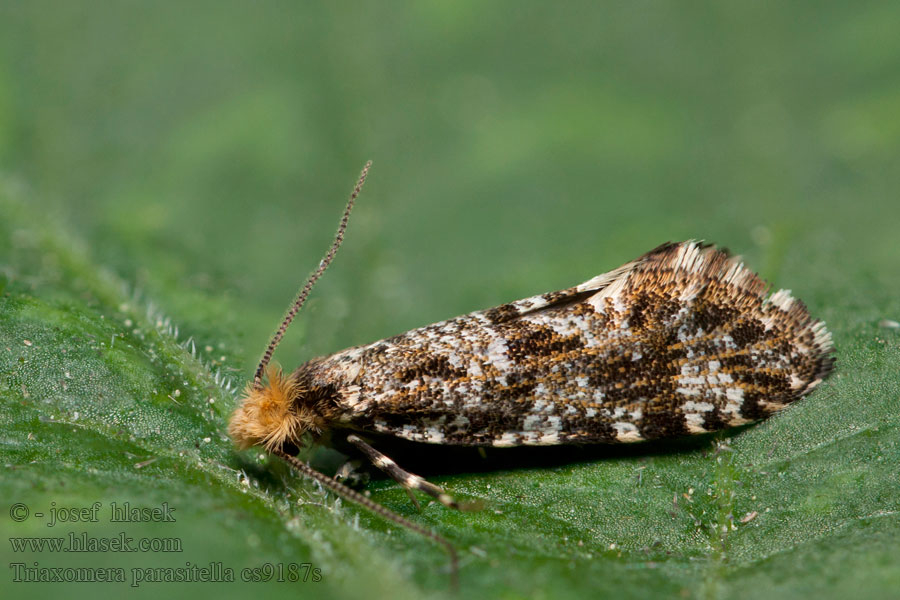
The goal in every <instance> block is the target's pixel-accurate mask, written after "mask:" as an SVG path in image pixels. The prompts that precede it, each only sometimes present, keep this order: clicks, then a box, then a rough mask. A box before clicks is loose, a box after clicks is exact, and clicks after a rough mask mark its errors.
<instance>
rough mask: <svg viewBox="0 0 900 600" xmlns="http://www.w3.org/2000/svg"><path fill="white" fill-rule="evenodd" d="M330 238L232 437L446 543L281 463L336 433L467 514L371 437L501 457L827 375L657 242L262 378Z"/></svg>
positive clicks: (757, 406)
mask: <svg viewBox="0 0 900 600" xmlns="http://www.w3.org/2000/svg"><path fill="white" fill-rule="evenodd" d="M370 165H371V163H368V164H367V165H366V167H365V168H364V169H363V172H362V174H361V176H360V179H359V181H358V183H357V185H356V187H355V188H354V190H353V193H352V194H351V196H350V201H349V202H348V204H347V207H346V209H345V211H344V214H343V217H342V220H341V223H340V226H339V228H338V232H337V235H336V237H335V241H334V243H333V244H332V246H331V248H330V249H329V251H328V253H327V254H326V255H325V258H324V259H323V260H322V261H321V263H320V265H319V267H318V269H317V270H316V271H315V272H314V273H313V274H312V275H311V276H310V278H309V280H308V281H307V282H306V284H305V285H304V286H303V288H302V289H301V291H300V293H299V294H298V296H297V299H296V301H295V302H294V304H293V305H292V307H291V309H290V310H289V312H288V314H287V316H286V317H285V319H284V322H283V323H282V324H281V327H280V328H279V329H278V331H277V332H276V334H275V336H274V337H273V339H272V342H271V343H270V344H269V347H268V348H267V349H266V351H265V353H264V355H263V357H262V360H261V361H260V364H259V367H258V368H257V370H256V374H255V376H254V380H253V382H252V383H251V384H249V385H248V387H247V389H246V391H245V393H244V396H243V399H242V401H241V404H240V406H239V407H238V408H237V410H236V411H235V412H234V414H233V416H232V417H231V421H230V424H229V433H230V435H231V436H232V438H233V439H234V441H235V442H236V444H237V445H238V446H239V447H241V448H248V447H251V446H262V447H264V448H265V449H266V450H268V451H269V452H271V453H273V454H275V455H277V456H280V457H281V458H283V459H285V460H286V461H288V462H289V463H290V464H291V465H293V466H294V467H295V468H297V469H298V470H299V471H301V472H302V473H303V474H305V475H307V476H309V477H312V478H314V479H316V480H318V481H320V482H321V483H322V484H324V485H325V486H326V487H327V488H329V489H331V490H333V491H335V492H337V493H339V494H341V495H343V496H344V497H347V498H348V499H350V500H354V501H356V502H359V503H360V504H362V505H364V506H366V507H367V508H369V509H371V510H373V511H374V512H376V513H377V514H379V515H382V516H384V517H386V518H388V519H391V520H393V521H395V522H397V523H399V524H401V525H404V526H406V527H409V528H410V529H413V530H415V531H417V532H419V533H421V534H423V535H425V536H428V537H430V538H432V539H433V540H435V541H437V542H438V543H440V544H442V545H444V546H445V547H446V548H447V549H448V551H449V552H450V556H451V561H452V568H451V571H452V573H453V576H454V577H455V574H456V571H457V558H456V553H455V550H454V548H453V546H452V544H450V543H449V542H447V541H446V540H445V539H444V538H442V537H441V536H439V535H437V534H436V533H434V532H431V531H430V530H428V529H426V528H424V527H422V526H420V525H418V524H416V523H414V522H412V521H409V520H408V519H406V518H404V517H401V516H400V515H397V514H396V513H394V512H392V511H390V510H388V509H386V508H384V507H382V506H381V505H379V504H376V503H375V502H373V501H372V500H370V499H369V498H367V497H366V496H364V495H362V494H360V493H359V492H357V491H355V490H353V489H351V488H348V487H347V486H345V485H343V484H342V483H340V482H338V481H337V480H335V479H332V478H330V477H327V476H325V475H323V474H322V473H319V472H318V471H315V470H313V469H312V468H311V467H309V466H308V465H307V464H305V463H303V462H301V461H299V460H298V459H297V458H296V457H295V456H292V455H291V454H290V453H288V452H287V449H291V448H299V447H302V446H303V441H302V440H303V437H304V436H306V435H308V436H311V438H312V439H313V440H316V439H320V438H321V437H322V436H324V435H326V434H329V435H331V436H334V435H340V436H342V437H344V438H345V439H346V441H347V442H349V443H350V444H352V445H353V446H355V447H356V448H358V449H359V451H360V452H361V453H362V454H364V455H365V456H367V457H368V458H369V459H370V460H371V461H372V462H373V463H374V464H375V465H376V466H377V467H379V468H380V469H382V470H384V471H385V472H386V473H387V474H388V475H389V476H391V477H392V478H393V479H395V480H396V481H397V482H398V483H400V484H401V485H402V486H404V487H405V488H407V491H409V490H418V491H421V492H424V493H426V494H428V495H430V496H433V497H434V498H436V499H437V500H438V501H440V502H441V503H443V504H445V505H447V506H450V507H456V508H459V504H457V503H456V501H455V500H454V499H453V498H452V497H451V496H450V495H449V494H447V493H446V492H445V491H444V490H443V489H441V488H439V487H438V486H436V485H433V484H431V483H430V482H428V481H426V480H425V479H423V478H422V477H419V476H417V475H414V474H412V473H409V472H407V471H405V470H403V469H402V468H401V467H400V466H398V465H397V463H396V462H394V461H393V460H392V459H391V458H389V457H387V456H385V455H384V454H382V453H381V452H379V451H378V450H377V449H376V448H374V447H373V446H372V445H370V444H369V442H368V441H367V439H366V438H367V434H380V435H388V436H395V437H397V438H403V439H406V440H411V441H414V442H421V443H424V444H454V445H468V446H495V447H509V446H522V445H538V446H540V445H545V446H546V445H556V444H594V443H618V442H638V441H641V440H653V439H660V438H671V437H676V436H682V435H689V434H700V433H706V432H712V431H717V430H720V429H723V428H727V427H734V426H737V425H743V424H745V423H749V422H752V421H756V420H759V419H762V418H765V417H767V416H769V415H771V414H772V413H774V412H777V411H779V410H781V409H782V408H784V407H785V406H787V405H788V404H790V403H792V402H794V401H796V400H798V399H799V398H802V397H803V396H805V395H807V394H809V393H810V392H811V391H812V390H813V389H814V388H815V387H816V386H817V385H819V384H820V383H821V382H822V380H823V379H824V378H825V377H827V376H828V374H829V373H830V372H831V371H832V368H833V365H834V357H833V356H832V353H833V345H832V339H831V334H830V333H829V331H828V330H827V329H826V327H825V325H824V323H822V322H821V321H817V320H814V319H812V318H811V317H810V315H809V313H808V312H807V309H806V307H805V306H804V305H803V303H802V302H800V301H799V300H797V299H795V298H794V297H793V296H791V294H790V291H788V290H779V291H777V292H775V293H774V294H771V295H768V294H767V290H768V286H767V284H765V283H764V282H763V281H762V280H761V279H760V278H759V277H758V276H757V275H756V274H755V273H753V272H752V271H750V270H749V269H747V268H746V267H745V266H744V265H743V263H741V262H740V261H739V260H738V259H737V258H733V257H730V256H729V255H728V253H727V252H726V251H723V250H719V249H716V248H715V247H713V246H711V245H708V244H704V243H701V242H697V241H686V242H681V243H666V244H663V245H661V246H659V247H657V248H655V249H653V250H651V251H649V252H647V253H646V254H644V255H643V256H640V257H639V258H636V259H635V260H633V261H631V262H629V263H626V264H624V265H622V266H621V267H619V268H617V269H614V270H612V271H609V272H607V273H603V274H602V275H597V276H596V277H593V278H591V279H589V280H587V281H585V282H584V283H581V284H579V285H575V286H573V287H570V288H567V289H564V290H560V291H557V292H551V293H546V294H540V295H538V296H533V297H531V298H525V299H523V300H518V301H515V302H511V303H509V304H504V305H501V306H498V307H495V308H491V309H489V310H484V311H478V312H473V313H470V314H467V315H463V316H461V317H456V318H453V319H449V320H447V321H443V322H440V323H435V324H433V325H429V326H427V327H422V328H420V329H414V330H412V331H408V332H406V333H401V334H400V335H397V336H394V337H391V338H388V339H384V340H381V341H377V342H374V343H371V344H368V345H364V346H357V347H354V348H349V349H347V350H343V351H340V352H337V353H335V354H332V355H330V356H325V357H320V358H314V359H312V360H310V361H309V362H307V363H305V364H303V365H300V366H299V367H297V369H295V370H294V371H293V372H291V373H289V374H283V373H281V372H280V371H278V370H274V369H270V370H268V372H267V366H268V364H269V361H270V359H271V357H272V354H273V352H274V350H275V347H276V346H277V345H278V343H279V342H280V340H281V338H282V337H283V335H284V333H285V331H286V329H287V327H288V325H289V324H290V322H291V320H292V319H293V318H294V316H295V315H296V314H297V312H298V311H299V309H300V307H301V306H302V305H303V303H304V302H305V300H306V298H307V297H308V295H309V292H310V289H311V288H312V286H313V284H314V283H315V281H316V280H317V279H318V278H319V277H320V276H321V274H322V272H324V270H325V269H326V268H327V266H328V264H329V263H330V262H331V260H332V259H333V258H334V254H335V252H336V251H337V248H338V247H339V246H340V244H341V241H342V240H343V235H344V231H345V229H346V227H347V222H348V219H349V214H350V210H351V209H352V207H353V203H354V201H355V199H356V197H357V196H358V194H359V192H360V189H361V187H362V185H363V183H364V181H365V178H366V175H367V173H368V170H369V167H370Z"/></svg>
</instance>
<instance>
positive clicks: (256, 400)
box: [228, 369, 309, 450]
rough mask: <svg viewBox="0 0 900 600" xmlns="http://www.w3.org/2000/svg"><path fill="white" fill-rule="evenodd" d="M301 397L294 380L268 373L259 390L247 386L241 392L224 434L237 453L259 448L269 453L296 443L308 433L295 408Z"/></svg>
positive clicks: (271, 372) (300, 389) (299, 388)
mask: <svg viewBox="0 0 900 600" xmlns="http://www.w3.org/2000/svg"><path fill="white" fill-rule="evenodd" d="M302 393H303V388H302V386H301V385H300V384H299V383H298V382H297V381H296V380H294V379H293V378H291V377H290V376H288V377H285V376H284V375H283V374H282V373H281V371H280V370H278V369H270V370H269V372H268V382H267V383H266V384H265V385H264V386H263V387H261V388H255V387H254V386H253V384H252V383H251V384H249V385H248V386H247V388H246V389H245V390H244V397H243V400H242V402H241V405H240V406H239V407H238V408H237V410H235V411H234V414H233V415H231V422H230V423H229V424H228V434H229V435H230V436H231V438H232V439H233V440H234V442H235V443H236V444H237V445H238V446H239V447H240V448H241V449H245V448H249V447H250V446H256V445H263V446H265V447H266V449H267V450H271V449H273V448H279V447H281V445H282V444H284V442H286V441H295V440H297V438H299V437H300V435H302V434H303V432H304V431H306V430H307V429H309V426H308V424H306V423H304V421H305V420H306V419H303V418H302V415H301V414H300V413H299V412H298V407H297V400H298V399H299V398H300V396H301V395H302Z"/></svg>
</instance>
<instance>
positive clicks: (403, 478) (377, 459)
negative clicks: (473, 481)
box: [347, 433, 460, 509]
mask: <svg viewBox="0 0 900 600" xmlns="http://www.w3.org/2000/svg"><path fill="white" fill-rule="evenodd" d="M347 441H348V442H350V443H351V444H353V445H354V446H356V447H357V448H359V449H360V450H361V451H362V453H363V454H365V455H366V456H367V457H368V458H369V460H371V461H372V464H373V465H375V466H376V467H378V468H379V469H381V470H382V471H384V472H385V473H387V474H388V475H389V476H390V477H391V479H393V480H394V481H396V482H397V483H399V484H400V485H402V486H403V487H404V488H405V489H406V493H407V494H409V497H410V498H412V500H413V502H414V503H415V505H416V507H417V508H418V507H419V503H418V502H417V501H416V499H415V498H414V497H413V495H412V492H410V490H419V491H420V492H425V493H426V494H428V495H429V496H432V497H433V498H435V499H436V500H437V501H438V502H440V503H441V504H443V505H444V506H448V507H450V508H456V509H459V508H460V506H459V504H458V503H457V502H456V500H454V499H453V497H452V496H450V495H449V494H447V493H446V492H444V490H442V489H441V488H439V487H438V486H436V485H434V484H433V483H429V482H428V481H426V480H425V479H423V478H421V477H419V476H418V475H414V474H413V473H410V472H408V471H404V470H403V469H401V468H400V467H399V465H397V463H395V462H394V461H393V459H391V458H389V457H388V456H385V455H384V454H382V453H381V452H379V451H378V450H376V449H375V448H373V447H372V446H370V445H369V444H367V443H366V442H364V441H362V440H361V439H360V438H359V437H358V436H356V435H355V434H352V433H351V434H350V435H348V436H347Z"/></svg>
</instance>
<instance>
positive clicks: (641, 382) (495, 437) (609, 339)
mask: <svg viewBox="0 0 900 600" xmlns="http://www.w3.org/2000/svg"><path fill="white" fill-rule="evenodd" d="M831 351H832V345H831V336H830V334H829V333H828V332H827V330H826V329H825V327H824V325H823V324H822V323H820V322H817V321H814V320H812V319H811V318H810V317H809V314H808V313H807V311H806V308H805V307H804V306H803V304H802V303H801V302H799V301H798V300H796V299H794V298H792V297H791V296H790V294H789V293H788V292H787V291H783V290H782V291H779V292H777V293H775V294H773V295H772V296H770V297H768V298H767V297H766V285H765V284H764V283H763V282H762V281H761V280H760V279H759V278H758V277H757V276H756V275H755V274H754V273H752V272H751V271H749V270H747V269H746V268H744V267H743V265H741V264H740V263H738V262H736V261H735V260H734V259H730V258H729V257H728V256H727V255H726V254H725V253H723V252H721V251H717V250H715V249H714V248H711V247H708V246H703V245H701V244H698V243H696V242H685V243H682V244H669V245H666V246H662V247H660V248H658V249H657V250H655V251H653V252H651V253H649V254H647V255H645V256H644V257H641V258H640V259H638V260H636V261H634V262H632V263H629V264H627V265H625V266H623V267H621V268H619V269H617V270H615V271H612V272H610V273H607V274H605V275H601V276H598V277H595V278H594V279H592V280H590V281H588V282H586V283H584V284H582V285H580V286H576V287H573V288H570V289H568V290H563V291H561V292H555V293H552V294H544V295H542V296H536V297H533V298H528V299H525V300H520V301H518V302H514V303H511V304H508V305H504V306H501V307H497V308H494V309H491V310H488V311H483V312H478V313H472V314H470V315H466V316H463V317H458V318H456V319H451V320H450V321H445V322H443V323H437V324H435V325H431V326H429V327H425V328H422V329H417V330H413V331H410V332H407V333H405V334H402V335H400V336H397V337H395V338H391V339H389V340H384V341H382V342H377V343H375V344H372V345H371V346H367V347H365V348H362V349H359V350H358V352H359V360H360V363H361V364H362V365H363V368H362V370H361V372H360V377H359V379H358V383H359V393H358V395H356V396H354V398H353V406H352V407H351V408H350V410H348V411H347V412H346V413H345V418H346V419H347V420H350V421H352V423H353V424H354V426H356V427H359V428H362V429H371V430H375V431H379V432H382V433H389V434H393V435H397V436H399V437H403V438H407V439H411V440H417V441H425V442H434V443H455V444H477V445H494V446H511V445H521V444H558V443H587V442H617V441H618V442H630V441H639V440H645V439H656V438H662V437H671V436H677V435H683V434H691V433H703V432H707V431H715V430H718V429H722V428H724V427H730V426H735V425H740V424H743V423H747V422H750V421H754V420H757V419H760V418H763V417H765V416H767V415H769V414H771V413H772V412H774V411H777V410H779V409H781V408H783V407H784V406H786V405H787V404H789V403H791V402H792V401H794V400H796V399H798V398H800V397H802V396H804V395H805V394H807V393H808V392H809V391H810V390H812V389H813V388H814V387H815V386H816V385H817V384H818V383H819V382H820V381H821V380H822V379H823V378H824V377H825V376H827V375H828V373H829V372H830V371H831V369H832V365H833V358H832V357H831V356H830V353H831Z"/></svg>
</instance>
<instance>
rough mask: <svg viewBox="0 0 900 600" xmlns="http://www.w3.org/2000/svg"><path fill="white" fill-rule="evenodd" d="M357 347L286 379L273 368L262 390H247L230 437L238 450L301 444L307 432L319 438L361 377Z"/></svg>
mask: <svg viewBox="0 0 900 600" xmlns="http://www.w3.org/2000/svg"><path fill="white" fill-rule="evenodd" d="M353 353H354V349H350V350H345V351H343V352H340V353H338V354H334V355H332V356H328V357H324V358H317V359H313V360H311V361H309V362H307V363H305V364H303V365H301V366H300V367H298V368H297V369H296V370H295V371H294V372H293V373H291V374H290V375H287V376H285V375H284V374H282V373H281V371H279V370H276V369H270V370H269V373H268V377H267V381H266V382H265V383H264V384H263V385H262V386H261V387H259V388H256V387H254V386H253V385H252V384H251V385H248V386H247V389H246V390H245V391H244V395H243V397H242V399H241V404H240V406H239V407H238V408H237V410H235V411H234V414H233V415H232V416H231V421H230V423H229V425H228V433H229V434H230V435H231V437H232V439H234V441H235V443H236V444H237V445H238V446H239V447H240V448H242V449H243V448H249V447H251V446H257V445H260V446H265V447H266V448H267V449H272V448H278V447H281V446H282V445H283V444H285V443H286V442H291V443H294V444H295V445H300V444H299V441H300V438H301V436H302V435H303V434H304V433H307V432H310V433H312V434H314V435H318V434H320V433H322V432H323V431H325V430H327V429H329V428H330V424H331V423H332V422H333V421H334V420H335V419H338V418H339V415H340V413H341V412H343V411H342V409H341V405H342V401H343V399H344V396H345V395H346V394H347V393H348V389H349V390H352V389H353V386H352V381H353V380H354V379H355V378H356V376H357V375H358V374H359V371H360V367H359V363H357V362H356V361H355V360H353Z"/></svg>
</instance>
